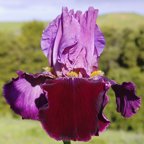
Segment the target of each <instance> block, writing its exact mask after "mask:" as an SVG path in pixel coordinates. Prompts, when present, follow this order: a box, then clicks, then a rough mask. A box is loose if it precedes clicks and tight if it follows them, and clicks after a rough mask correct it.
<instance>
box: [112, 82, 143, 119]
mask: <svg viewBox="0 0 144 144" xmlns="http://www.w3.org/2000/svg"><path fill="white" fill-rule="evenodd" d="M112 89H113V90H114V92H115V95H116V103H117V111H118V112H119V113H121V115H122V116H124V117H127V118H128V117H131V116H132V115H134V114H135V113H136V112H137V110H138V109H139V108H140V105H141V99H140V97H137V96H136V90H135V85H134V83H132V82H124V83H122V84H121V85H119V84H114V85H112Z"/></svg>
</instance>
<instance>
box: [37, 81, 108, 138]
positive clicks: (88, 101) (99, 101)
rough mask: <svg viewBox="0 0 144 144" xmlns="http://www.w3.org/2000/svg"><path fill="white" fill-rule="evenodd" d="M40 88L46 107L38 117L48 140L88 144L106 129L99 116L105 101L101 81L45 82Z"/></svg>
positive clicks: (105, 122) (103, 118)
mask: <svg viewBox="0 0 144 144" xmlns="http://www.w3.org/2000/svg"><path fill="white" fill-rule="evenodd" d="M42 88H43V89H44V91H45V92H46V96H47V98H48V102H49V103H48V106H47V107H44V108H41V109H40V115H39V116H40V121H41V122H42V125H43V127H44V129H45V130H46V132H47V133H48V134H49V135H50V136H51V137H53V138H55V139H57V140H78V141H87V140H89V139H90V138H91V136H92V135H98V134H99V131H103V130H104V129H106V127H107V126H108V125H109V121H108V120H107V119H106V118H105V116H104V115H103V113H102V112H103V108H104V107H105V105H106V104H107V101H108V98H107V96H106V95H105V93H106V91H107V90H108V89H107V88H106V83H105V82H103V80H102V79H100V80H87V79H80V78H59V79H55V80H51V81H47V82H46V83H45V84H44V85H43V86H42Z"/></svg>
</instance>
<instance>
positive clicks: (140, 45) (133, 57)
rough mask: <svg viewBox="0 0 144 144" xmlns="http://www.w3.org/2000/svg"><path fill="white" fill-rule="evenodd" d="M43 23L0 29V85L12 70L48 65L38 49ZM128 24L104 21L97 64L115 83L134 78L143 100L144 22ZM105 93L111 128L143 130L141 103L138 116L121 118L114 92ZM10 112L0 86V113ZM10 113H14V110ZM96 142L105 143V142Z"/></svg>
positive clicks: (35, 69) (6, 80)
mask: <svg viewBox="0 0 144 144" xmlns="http://www.w3.org/2000/svg"><path fill="white" fill-rule="evenodd" d="M127 16H128V15H127ZM103 18H104V17H103ZM121 18H122V17H121ZM106 19H107V18H106ZM117 24H118V22H117ZM44 25H45V24H44V23H42V22H37V21H34V22H30V23H24V24H23V25H22V26H21V29H19V27H18V29H19V30H18V32H16V33H11V32H9V33H8V32H6V33H4V32H2V31H1V32H0V66H1V70H0V87H1V88H2V86H3V85H4V83H6V82H8V81H9V80H10V79H11V78H12V77H16V76H17V75H16V73H15V72H16V71H17V70H23V71H26V72H29V73H37V72H41V71H42V67H45V66H47V65H48V64H47V59H46V58H45V56H44V55H43V53H42V51H41V49H40V39H41V35H42V31H43V29H44ZM129 25H131V23H129ZM126 26H127V25H126ZM131 27H132V26H130V27H125V28H124V25H123V28H120V29H119V28H118V26H117V27H113V25H112V24H111V25H108V26H107V22H105V23H103V25H102V31H103V32H104V35H105V39H106V48H105V50H104V52H103V54H102V56H101V58H100V61H99V64H100V68H101V69H102V70H103V71H104V72H105V74H106V76H107V77H109V78H110V79H113V80H115V81H117V82H118V83H121V82H123V81H134V82H135V83H136V86H137V93H138V95H140V96H141V97H142V100H144V96H143V83H144V76H143V75H144V25H141V26H139V25H137V27H136V28H135V29H133V28H131ZM16 31H17V30H16ZM108 95H109V96H110V103H109V104H108V106H107V108H106V109H105V113H106V115H107V117H108V118H109V119H110V120H111V121H112V123H111V128H112V129H124V130H129V131H130V130H135V131H143V132H144V123H143V115H144V111H143V109H144V105H143V103H142V108H141V109H140V111H139V112H138V114H137V115H135V116H134V117H132V118H131V119H124V118H122V117H121V116H120V114H119V113H117V112H116V104H115V96H114V93H113V92H112V91H109V93H108ZM9 112H10V110H9V106H8V105H6V102H5V100H4V98H3V96H2V89H1V90H0V114H1V115H2V116H4V115H9ZM11 115H12V116H15V115H14V114H13V113H12V114H11ZM33 131H35V129H32V130H31V131H30V132H29V133H33ZM99 141H100V143H103V144H105V141H103V140H99Z"/></svg>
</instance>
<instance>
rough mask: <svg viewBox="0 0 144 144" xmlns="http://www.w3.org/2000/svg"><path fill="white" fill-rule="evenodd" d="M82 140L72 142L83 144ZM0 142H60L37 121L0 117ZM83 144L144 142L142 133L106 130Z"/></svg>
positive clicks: (135, 143) (43, 143)
mask: <svg viewBox="0 0 144 144" xmlns="http://www.w3.org/2000/svg"><path fill="white" fill-rule="evenodd" d="M83 143H84V142H72V144H83ZM0 144H62V142H57V141H55V140H53V139H52V138H50V137H49V136H48V135H47V134H46V133H45V132H44V130H43V129H42V128H41V125H40V123H39V122H35V121H28V120H19V119H12V118H0ZM85 144H144V135H143V134H141V133H134V132H133V133H132V132H124V131H111V130H107V131H106V132H104V133H102V134H101V135H100V136H99V137H93V138H92V140H91V141H89V142H86V143H85Z"/></svg>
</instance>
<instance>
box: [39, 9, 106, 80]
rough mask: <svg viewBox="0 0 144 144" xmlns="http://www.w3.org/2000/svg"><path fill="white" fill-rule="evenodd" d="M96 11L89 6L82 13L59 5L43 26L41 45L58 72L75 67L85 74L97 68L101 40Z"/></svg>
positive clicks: (101, 35) (66, 71) (74, 69)
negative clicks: (56, 11) (59, 9)
mask: <svg viewBox="0 0 144 144" xmlns="http://www.w3.org/2000/svg"><path fill="white" fill-rule="evenodd" d="M97 15H98V10H97V9H94V8H93V7H90V8H89V9H88V10H87V11H86V12H85V13H84V14H83V13H82V12H81V11H77V12H76V13H74V11H73V10H70V11H68V9H67V8H63V10H62V14H61V15H60V16H58V17H57V18H56V19H55V20H54V21H52V22H51V23H50V25H49V26H48V27H47V28H46V29H45V30H44V32H43V35H42V41H41V47H42V50H43V51H44V53H45V55H46V56H47V57H48V59H49V64H50V66H52V67H53V68H54V70H55V72H56V74H57V75H58V76H61V75H64V76H65V75H66V74H67V73H68V72H69V71H78V72H81V73H82V75H83V76H84V77H86V76H89V75H90V73H91V72H93V71H94V70H96V69H97V68H98V58H99V56H100V54H101V53H102V51H103V48H104V46H105V40H104V36H103V34H102V32H101V30H100V28H99V27H98V26H97V25H96V18H97Z"/></svg>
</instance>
